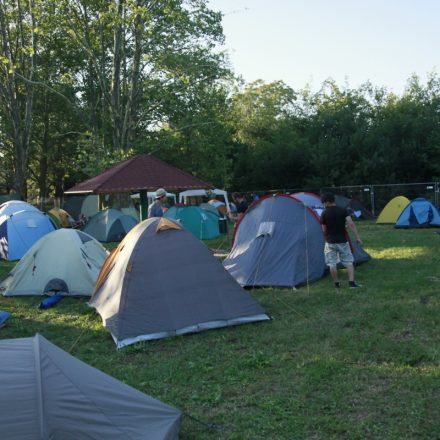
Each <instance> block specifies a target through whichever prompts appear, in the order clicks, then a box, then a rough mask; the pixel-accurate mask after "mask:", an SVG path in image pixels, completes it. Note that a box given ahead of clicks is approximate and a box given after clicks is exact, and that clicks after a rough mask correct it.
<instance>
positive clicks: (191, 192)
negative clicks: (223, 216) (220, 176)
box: [179, 189, 230, 212]
mask: <svg viewBox="0 0 440 440" xmlns="http://www.w3.org/2000/svg"><path fill="white" fill-rule="evenodd" d="M209 194H215V195H216V196H223V198H224V200H225V204H226V210H227V212H230V208H229V200H228V193H227V192H226V191H224V190H222V189H208V190H206V189H188V190H186V191H183V192H181V193H179V203H186V200H187V197H197V196H199V197H203V196H206V197H208V196H209Z"/></svg>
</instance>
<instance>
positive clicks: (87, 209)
mask: <svg viewBox="0 0 440 440" xmlns="http://www.w3.org/2000/svg"><path fill="white" fill-rule="evenodd" d="M64 210H65V211H67V212H68V213H69V214H70V215H71V216H72V217H73V218H74V219H75V220H78V219H79V216H80V215H81V214H83V215H85V216H86V217H87V218H90V217H93V216H94V215H95V214H96V213H97V212H99V196H98V195H97V194H88V195H74V196H67V197H66V198H65V199H64Z"/></svg>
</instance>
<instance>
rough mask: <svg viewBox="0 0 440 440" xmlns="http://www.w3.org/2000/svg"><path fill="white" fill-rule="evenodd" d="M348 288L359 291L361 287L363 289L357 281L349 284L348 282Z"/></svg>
mask: <svg viewBox="0 0 440 440" xmlns="http://www.w3.org/2000/svg"><path fill="white" fill-rule="evenodd" d="M348 287H349V288H350V289H358V288H359V287H362V285H361V284H358V283H356V281H349V282H348Z"/></svg>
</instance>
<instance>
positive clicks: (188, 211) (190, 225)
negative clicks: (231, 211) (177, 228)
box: [164, 205, 220, 240]
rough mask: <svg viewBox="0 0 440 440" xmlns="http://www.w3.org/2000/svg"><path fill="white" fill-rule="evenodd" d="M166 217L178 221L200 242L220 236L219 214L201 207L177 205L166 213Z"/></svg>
mask: <svg viewBox="0 0 440 440" xmlns="http://www.w3.org/2000/svg"><path fill="white" fill-rule="evenodd" d="M164 217H165V218H169V219H171V220H176V221H178V222H179V223H181V224H182V225H183V226H184V228H185V229H187V230H188V231H190V232H192V233H193V234H194V235H195V236H196V237H197V238H198V239H200V240H209V239H211V238H215V237H218V236H219V235H220V229H219V223H218V219H219V216H218V214H216V213H214V212H212V211H208V210H205V209H202V208H200V207H199V206H181V205H175V206H172V207H171V208H170V209H168V210H167V211H166V212H165V214H164Z"/></svg>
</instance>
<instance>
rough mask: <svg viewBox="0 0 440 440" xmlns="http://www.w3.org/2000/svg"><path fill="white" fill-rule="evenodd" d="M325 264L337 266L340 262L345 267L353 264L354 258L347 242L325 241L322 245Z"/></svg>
mask: <svg viewBox="0 0 440 440" xmlns="http://www.w3.org/2000/svg"><path fill="white" fill-rule="evenodd" d="M324 256H325V264H326V265H327V266H337V265H338V263H339V262H340V263H341V264H343V265H344V266H345V267H347V266H350V265H352V264H353V261H354V258H353V254H352V253H351V249H350V245H349V244H348V243H326V244H325V246H324Z"/></svg>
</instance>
